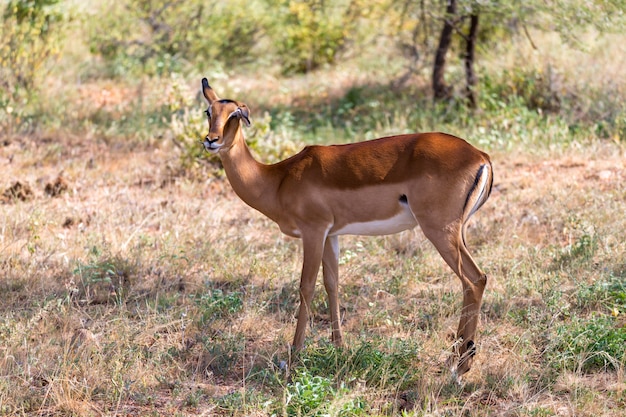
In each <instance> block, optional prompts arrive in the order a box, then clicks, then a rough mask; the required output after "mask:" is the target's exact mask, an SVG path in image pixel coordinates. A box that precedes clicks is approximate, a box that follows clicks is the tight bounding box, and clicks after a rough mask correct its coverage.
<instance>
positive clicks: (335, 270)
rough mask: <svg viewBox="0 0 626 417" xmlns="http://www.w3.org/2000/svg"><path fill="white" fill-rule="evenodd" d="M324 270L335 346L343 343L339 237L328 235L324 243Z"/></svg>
mask: <svg viewBox="0 0 626 417" xmlns="http://www.w3.org/2000/svg"><path fill="white" fill-rule="evenodd" d="M322 268H323V271H324V287H325V288H326V294H328V308H329V309H330V322H331V326H332V329H333V332H332V340H333V343H335V346H342V345H343V336H342V334H341V318H340V316H339V288H338V287H339V238H338V237H337V236H328V237H327V238H326V243H325V244H324V257H323V258H322Z"/></svg>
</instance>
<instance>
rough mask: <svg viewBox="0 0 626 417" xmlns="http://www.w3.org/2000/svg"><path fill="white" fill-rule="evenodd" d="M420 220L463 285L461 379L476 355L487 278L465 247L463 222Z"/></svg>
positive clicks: (458, 349) (459, 331) (459, 348)
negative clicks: (479, 321) (477, 331)
mask: <svg viewBox="0 0 626 417" xmlns="http://www.w3.org/2000/svg"><path fill="white" fill-rule="evenodd" d="M417 220H418V222H419V224H420V226H421V228H422V230H423V231H424V234H425V235H426V237H427V238H428V240H430V241H431V242H432V243H433V245H435V247H436V248H437V251H439V253H440V254H441V256H442V258H443V259H444V260H445V261H446V263H447V264H448V265H449V266H450V268H452V270H453V271H454V273H455V274H456V275H457V276H458V277H459V279H460V280H461V284H462V285H463V308H462V310H461V318H460V320H459V326H458V329H457V339H458V340H459V341H460V344H459V345H458V346H457V347H456V348H455V350H456V353H458V355H459V362H458V365H457V366H456V369H455V371H456V373H457V375H459V376H460V375H463V374H464V373H466V372H467V371H469V370H470V367H471V364H472V360H473V357H474V355H475V354H476V344H475V337H476V328H477V327H478V318H479V314H480V305H481V302H482V297H483V292H484V290H485V286H486V285H487V276H486V275H485V274H484V273H483V272H482V271H481V270H480V268H479V267H478V266H477V265H476V263H475V262H474V260H473V259H472V256H471V255H470V254H469V251H468V250H467V247H466V246H465V243H464V239H463V229H462V228H463V225H462V223H461V220H455V221H453V222H451V223H446V222H445V221H442V220H441V217H439V216H433V215H430V216H421V217H418V219H417Z"/></svg>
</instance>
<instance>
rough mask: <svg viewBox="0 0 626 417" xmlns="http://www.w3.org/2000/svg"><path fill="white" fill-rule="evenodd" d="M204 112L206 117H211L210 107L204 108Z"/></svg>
mask: <svg viewBox="0 0 626 417" xmlns="http://www.w3.org/2000/svg"><path fill="white" fill-rule="evenodd" d="M204 114H206V115H207V117H211V109H210V108H208V109H206V110H205V111H204Z"/></svg>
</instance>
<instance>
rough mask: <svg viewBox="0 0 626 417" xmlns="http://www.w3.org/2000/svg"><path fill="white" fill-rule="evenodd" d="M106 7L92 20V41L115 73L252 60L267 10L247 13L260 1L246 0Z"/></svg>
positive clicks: (147, 1) (127, 0) (133, 0)
mask: <svg viewBox="0 0 626 417" xmlns="http://www.w3.org/2000/svg"><path fill="white" fill-rule="evenodd" d="M103 7H104V8H105V9H104V10H102V16H105V17H104V18H103V19H102V21H101V22H100V24H99V25H89V27H90V28H91V33H90V35H89V43H90V47H91V51H92V53H95V54H99V55H100V56H102V57H103V58H104V60H105V61H106V63H107V65H108V69H109V72H110V75H113V76H122V75H125V74H127V73H130V74H134V75H140V74H148V75H165V74H169V73H171V72H176V71H181V70H182V69H184V68H188V67H190V68H197V69H200V70H201V71H205V70H206V69H207V68H215V67H216V66H217V67H219V66H221V65H233V64H236V63H241V62H246V61H249V60H250V59H251V58H252V54H251V53H252V51H253V50H254V48H255V46H256V44H257V38H258V37H259V36H260V34H261V33H262V31H263V26H264V23H263V18H264V16H265V14H263V13H249V12H248V11H249V10H250V9H251V8H255V7H257V4H256V3H255V2H254V1H244V0H232V1H229V2H221V1H217V0H212V1H211V0H210V1H203V0H183V1H177V2H171V1H166V0H124V1H121V2H110V3H105V5H104V6H103Z"/></svg>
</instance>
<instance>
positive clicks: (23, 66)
mask: <svg viewBox="0 0 626 417" xmlns="http://www.w3.org/2000/svg"><path fill="white" fill-rule="evenodd" d="M58 3H59V0H12V1H9V2H8V3H6V5H4V6H0V14H1V19H2V20H1V21H0V109H1V110H0V127H3V129H2V130H5V129H6V128H7V127H8V125H9V124H10V123H11V122H12V121H13V120H14V119H15V120H16V121H17V122H18V123H20V122H21V119H22V118H23V117H24V116H25V115H26V114H27V111H26V109H25V108H26V107H27V105H28V104H29V102H30V101H31V99H32V97H33V96H34V95H35V93H36V87H37V82H38V81H39V80H41V79H42V78H43V75H44V74H45V73H46V70H47V66H46V64H47V63H48V61H49V60H50V59H51V58H53V57H55V56H57V55H58V54H59V51H60V48H61V45H62V39H63V15H62V14H61V12H60V11H59V9H58V7H55V6H57V4H58Z"/></svg>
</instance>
